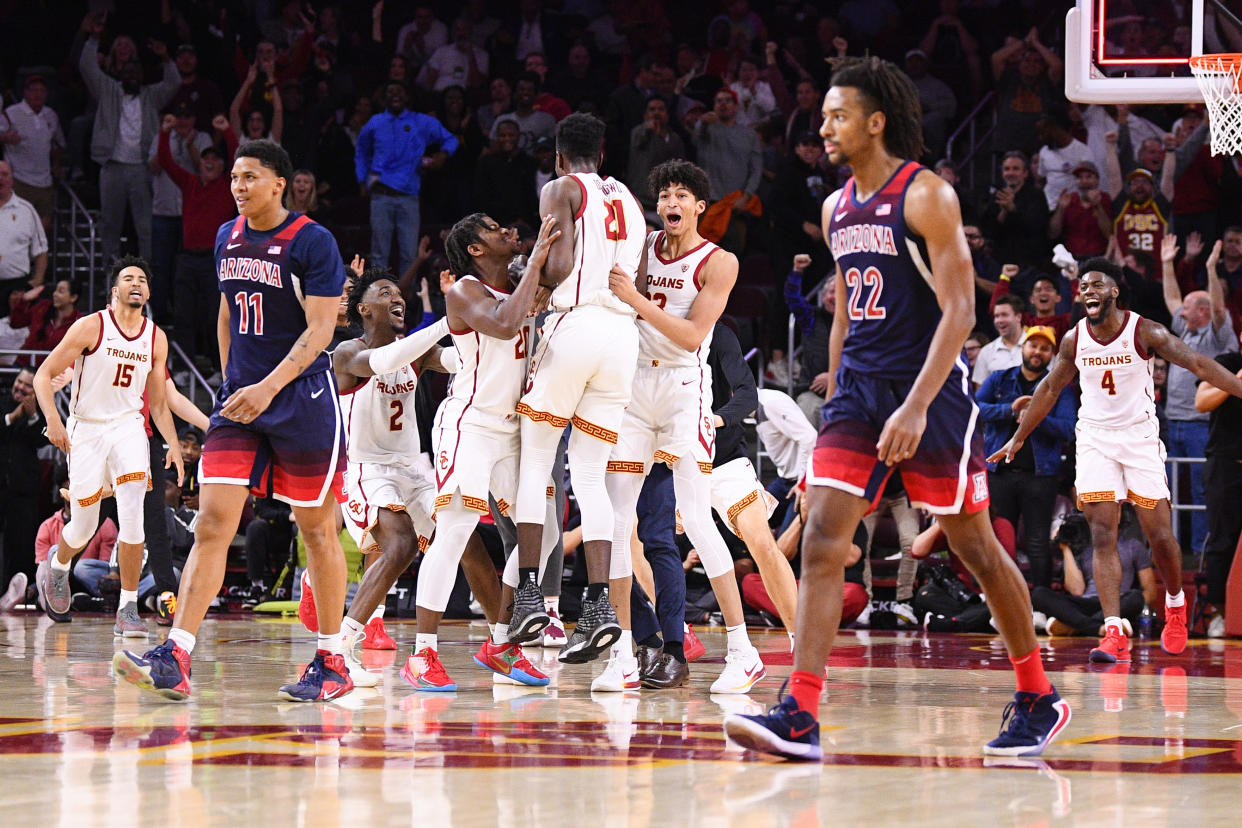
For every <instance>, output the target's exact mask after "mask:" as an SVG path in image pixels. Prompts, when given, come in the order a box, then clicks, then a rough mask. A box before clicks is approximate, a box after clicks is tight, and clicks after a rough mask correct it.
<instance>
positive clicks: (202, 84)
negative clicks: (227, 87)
mask: <svg viewBox="0 0 1242 828" xmlns="http://www.w3.org/2000/svg"><path fill="white" fill-rule="evenodd" d="M176 63H177V73H178V74H180V75H181V88H180V89H178V90H177V96H176V97H175V98H173V104H174V106H175V105H178V104H183V103H186V104H189V105H190V107H191V109H192V110H193V112H194V128H195V129H197V130H198V131H199V132H207V131H208V130H209V129H211V120H212V119H213V118H215V117H216V116H217V115H219V114H220V113H221V112H223V111H224V95H223V94H221V92H220V87H219V86H218V85H217V84H216V82H215V81H213V80H212V79H211V78H205V77H202V76H200V75H199V73H198V50H197V49H195V48H194V44H192V43H182V44H181V45H180V46H178V47H177V59H176Z"/></svg>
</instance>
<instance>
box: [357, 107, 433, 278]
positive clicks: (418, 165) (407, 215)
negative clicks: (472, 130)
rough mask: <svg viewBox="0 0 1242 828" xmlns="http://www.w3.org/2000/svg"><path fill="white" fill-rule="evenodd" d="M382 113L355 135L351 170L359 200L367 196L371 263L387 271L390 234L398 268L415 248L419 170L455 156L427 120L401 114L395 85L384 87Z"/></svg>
mask: <svg viewBox="0 0 1242 828" xmlns="http://www.w3.org/2000/svg"><path fill="white" fill-rule="evenodd" d="M385 91H386V94H387V96H388V102H387V103H388V108H387V109H386V110H385V111H384V112H380V113H379V114H377V115H374V116H372V118H371V120H369V121H367V125H366V126H365V127H363V128H362V133H361V134H360V135H359V136H358V146H357V148H356V150H355V153H354V171H355V174H356V176H357V179H358V183H359V185H360V187H361V191H362V194H363V195H366V193H367V192H368V190H369V191H370V193H371V263H372V264H373V265H375V266H376V267H389V266H390V262H394V260H393V259H392V258H390V256H389V248H390V247H391V245H392V234H393V230H394V229H395V230H396V233H397V244H398V248H399V250H400V256H401V258H400V260H399V261H400V262H401V265H400V266H399V267H393V268H392V269H393V270H394V271H395V272H400V270H401V267H405V266H408V265H409V264H410V262H412V261H414V254H415V250H416V248H417V245H418V230H419V209H418V191H419V187H420V185H421V174H422V171H423V170H436V169H439V168H441V167H443V166H444V162H445V161H447V160H448V157H449V156H450V155H452V154H453V153H454V152H456V151H457V138H456V137H455V136H454V135H453V133H451V132H449V131H448V130H447V129H445V128H444V126H443V125H442V124H441V123H440V122H439V121H437V120H436V119H435V118H433V117H431V116H430V115H423V114H421V113H418V112H410V111H409V110H407V109H406V108H405V107H406V103H407V101H408V95H407V94H406V91H405V87H404V86H402V85H401V84H399V83H390V84H388V86H387V88H386V90H385ZM433 148H434V149H433Z"/></svg>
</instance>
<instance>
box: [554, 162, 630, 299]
mask: <svg viewBox="0 0 1242 828" xmlns="http://www.w3.org/2000/svg"><path fill="white" fill-rule="evenodd" d="M569 177H570V178H572V179H574V180H575V181H577V182H578V187H579V188H580V189H581V190H582V206H581V207H579V208H578V213H577V215H575V216H574V268H573V270H572V271H570V273H569V276H568V277H566V279H565V281H563V282H561V283H560V284H559V285H558V286H557V287H556V290H554V291H553V292H552V307H553V308H554V309H556V310H569V309H570V308H576V307H579V306H581V305H601V306H603V307H606V308H608V309H609V310H614V311H617V312H619V313H625V314H629V315H631V316H633V315H634V309H633V308H631V307H630V306H629V305H627V304H625V303H624V302H622V301H621V300H620V299H618V298H617V297H616V296H615V295H614V294H613V292H612V291H611V290H609V288H608V273H609V271H611V270H612V267H613V265H618V266H619V267H620V268H621V269H622V270H624V271H625V272H626V273H633V274H637V273H638V266H639V264H640V262H641V261H642V255H643V244H644V243H645V239H646V235H645V230H646V228H647V221H646V219H645V218H644V216H643V208H642V207H641V206H639V203H638V200H637V199H635V198H634V195H633V194H632V193H631V192H630V191H629V189H627V188H626V186H625V185H624V184H622V183H621V182H620V181H617V180H616V179H614V178H600V177H599V176H598V175H597V174H596V173H571V174H570V176H569Z"/></svg>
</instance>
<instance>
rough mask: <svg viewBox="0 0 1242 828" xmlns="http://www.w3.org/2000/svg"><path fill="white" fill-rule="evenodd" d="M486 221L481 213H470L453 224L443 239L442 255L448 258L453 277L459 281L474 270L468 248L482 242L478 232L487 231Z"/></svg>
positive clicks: (472, 259) (485, 217)
mask: <svg viewBox="0 0 1242 828" xmlns="http://www.w3.org/2000/svg"><path fill="white" fill-rule="evenodd" d="M486 219H487V216H486V215H485V214H483V213H471V214H470V215H468V216H466V217H465V218H463V219H461V220H460V221H458V222H457V223H456V224H454V225H453V227H452V229H450V230H449V231H448V235H447V236H445V237H444V254H445V255H446V256H448V260H449V267H450V268H451V269H452V271H453V275H455V276H456V277H457V278H459V279H460V278H461V277H462V276H465V275H466V274H468V273H469V272H470V271H472V270H474V257H473V256H471V255H470V250H469V247H470V245H472V244H478V243H479V242H481V241H482V239H481V238H479V231H480V230H485V229H487V221H486Z"/></svg>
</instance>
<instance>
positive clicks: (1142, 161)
mask: <svg viewBox="0 0 1242 828" xmlns="http://www.w3.org/2000/svg"><path fill="white" fill-rule="evenodd" d="M1150 123H1151V122H1150V121H1144V120H1143V119H1142V118H1139V117H1138V116H1134V115H1131V114H1130V112H1129V109H1128V107H1126V106H1124V105H1121V104H1119V105H1118V106H1117V132H1116V134H1115V135H1114V134H1112V133H1106V134H1105V136H1104V141H1105V147H1104V150H1105V153H1106V154H1107V158H1106V160H1107V163H1108V166H1109V180H1110V181H1111V182H1112V185H1113V192H1112V196H1113V198H1114V199H1115V198H1116V197H1117V195H1118V193H1119V192H1120V191H1121V187H1122V184H1123V183H1126V182H1128V181H1129V176H1130V173H1131V172H1132V171H1134V170H1147V172H1148V174H1149V175H1150V176H1151V180H1152V181H1153V182H1159V185H1160V194H1161V195H1163V196H1164V197H1165V198H1166V199H1167V200H1169V201H1172V200H1173V190H1174V181H1175V179H1176V177H1177V175H1176V172H1177V157H1176V154H1175V152H1174V150H1175V147H1173V146H1167V147H1166V145H1165V133H1164V132H1163V130H1160V129H1159V128H1158V127H1156V135H1154V136H1153V135H1148V137H1145V138H1142V139H1141V140H1140V141H1139V145H1138V150H1137V152H1136V151H1135V149H1134V146H1133V142H1132V140H1131V136H1132V135H1133V134H1135V133H1137V134H1139V135H1143V134H1146V132H1147V130H1146V129H1144V125H1145V124H1150ZM1131 124H1133V127H1134V128H1133V130H1132V129H1131ZM1152 126H1153V127H1154V126H1155V125H1154V124H1152ZM1114 159H1116V161H1117V166H1116V167H1113V166H1112V164H1113V160H1114ZM1123 176H1124V178H1123ZM1165 215H1166V216H1167V215H1171V214H1170V213H1166V214H1165Z"/></svg>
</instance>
